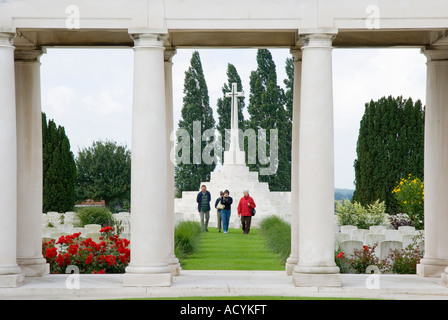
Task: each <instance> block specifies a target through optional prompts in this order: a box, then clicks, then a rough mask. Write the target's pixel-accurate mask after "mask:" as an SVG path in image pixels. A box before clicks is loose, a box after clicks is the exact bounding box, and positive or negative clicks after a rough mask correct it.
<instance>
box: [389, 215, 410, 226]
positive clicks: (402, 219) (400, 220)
mask: <svg viewBox="0 0 448 320" xmlns="http://www.w3.org/2000/svg"><path fill="white" fill-rule="evenodd" d="M389 222H390V225H391V226H392V227H393V228H394V229H396V230H398V227H401V226H410V227H413V226H414V222H412V220H411V219H410V218H409V216H408V215H407V214H406V213H397V214H394V215H390V216H389Z"/></svg>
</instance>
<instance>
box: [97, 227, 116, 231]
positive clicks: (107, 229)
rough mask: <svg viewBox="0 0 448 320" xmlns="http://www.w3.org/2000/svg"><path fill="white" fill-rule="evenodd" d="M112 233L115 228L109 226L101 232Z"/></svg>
mask: <svg viewBox="0 0 448 320" xmlns="http://www.w3.org/2000/svg"><path fill="white" fill-rule="evenodd" d="M110 231H114V228H112V227H109V226H107V227H104V228H102V229H101V230H100V232H110Z"/></svg>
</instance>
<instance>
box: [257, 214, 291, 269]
mask: <svg viewBox="0 0 448 320" xmlns="http://www.w3.org/2000/svg"><path fill="white" fill-rule="evenodd" d="M260 232H261V235H262V236H263V237H264V239H265V241H266V246H267V247H268V248H269V250H271V251H272V252H273V253H275V254H276V255H278V257H279V259H280V263H281V264H284V263H286V259H288V257H289V255H290V253H291V225H290V224H289V223H288V222H286V221H284V220H282V219H281V218H279V217H276V216H269V217H266V218H264V219H263V220H261V222H260Z"/></svg>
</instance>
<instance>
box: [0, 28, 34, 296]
mask: <svg viewBox="0 0 448 320" xmlns="http://www.w3.org/2000/svg"><path fill="white" fill-rule="evenodd" d="M13 38H14V33H3V32H0V70H1V71H0V114H1V116H0V159H1V161H0V203H1V205H2V210H0V221H1V223H0V243H1V244H2V245H0V287H17V286H19V285H21V284H22V283H23V281H24V275H23V274H21V269H20V267H19V266H18V264H17V260H16V258H17V131H16V99H15V96H16V93H15V81H14V46H13V45H12V43H13ZM38 215H39V216H40V215H41V213H39V214H38ZM40 226H41V225H40V224H39V227H40Z"/></svg>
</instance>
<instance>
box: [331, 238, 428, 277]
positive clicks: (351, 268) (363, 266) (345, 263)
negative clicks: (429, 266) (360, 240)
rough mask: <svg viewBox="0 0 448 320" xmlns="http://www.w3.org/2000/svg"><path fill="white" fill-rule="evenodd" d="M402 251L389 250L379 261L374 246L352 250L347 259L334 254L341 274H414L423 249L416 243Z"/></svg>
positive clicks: (341, 254)
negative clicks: (375, 272)
mask: <svg viewBox="0 0 448 320" xmlns="http://www.w3.org/2000/svg"><path fill="white" fill-rule="evenodd" d="M419 238H421V237H418V236H416V237H415V239H414V242H413V243H411V244H410V245H408V246H407V247H406V248H404V249H402V250H390V251H389V254H388V255H387V256H386V258H385V259H383V260H380V259H379V258H378V257H377V256H376V255H375V250H376V248H377V246H376V245H374V246H363V249H362V250H356V249H355V250H354V251H353V255H352V256H350V257H348V256H347V255H346V254H345V253H344V252H342V251H336V252H335V262H336V265H337V266H338V267H339V268H340V270H341V273H370V272H371V271H378V272H381V273H397V274H415V273H416V269H417V264H418V263H419V262H420V260H421V259H422V258H423V249H422V246H421V244H420V243H419V242H418V241H417V240H418V239H419Z"/></svg>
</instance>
